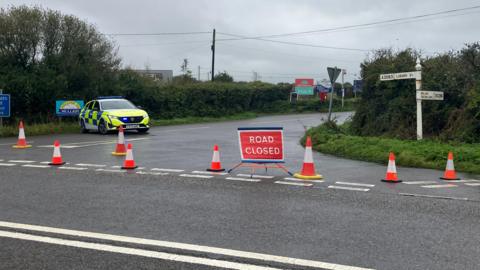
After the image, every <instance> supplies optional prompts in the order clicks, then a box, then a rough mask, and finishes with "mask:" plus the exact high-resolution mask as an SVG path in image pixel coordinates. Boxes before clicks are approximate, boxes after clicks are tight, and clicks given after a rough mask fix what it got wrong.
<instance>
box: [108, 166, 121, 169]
mask: <svg viewBox="0 0 480 270" xmlns="http://www.w3.org/2000/svg"><path fill="white" fill-rule="evenodd" d="M121 167H122V166H118V165H115V166H110V168H114V169H119V168H121Z"/></svg>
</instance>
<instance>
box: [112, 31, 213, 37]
mask: <svg viewBox="0 0 480 270" xmlns="http://www.w3.org/2000/svg"><path fill="white" fill-rule="evenodd" d="M211 33H212V32H163V33H108V34H105V35H107V36H184V35H200V34H211Z"/></svg>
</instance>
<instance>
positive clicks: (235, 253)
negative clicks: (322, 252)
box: [0, 221, 373, 270]
mask: <svg viewBox="0 0 480 270" xmlns="http://www.w3.org/2000/svg"><path fill="white" fill-rule="evenodd" d="M0 227H5V228H12V229H21V230H29V231H36V232H46V233H55V234H62V235H69V236H75V237H86V238H93V239H101V240H107V241H114V242H122V243H131V244H138V245H149V246H156V247H164V248H171V249H179V250H186V251H195V252H201V253H211V254H218V255H224V256H231V257H238V258H245V259H251V260H259V261H267V262H277V263H282V264H290V265H295V266H304V267H317V268H324V269H329V270H373V269H369V268H361V267H355V266H347V265H340V264H334V263H326V262H321V261H313V260H304V259H298V258H290V257H283V256H276V255H269V254H262V253H256V252H248V251H241V250H234V249H226V248H217V247H210V246H201V245H194V244H185V243H178V242H170V241H161V240H152V239H145V238H137V237H128V236H121V235H113V234H104V233H95V232H86V231H78V230H68V229H61V228H54V227H46V226H38V225H29V224H22V223H13V222H6V221H0Z"/></svg>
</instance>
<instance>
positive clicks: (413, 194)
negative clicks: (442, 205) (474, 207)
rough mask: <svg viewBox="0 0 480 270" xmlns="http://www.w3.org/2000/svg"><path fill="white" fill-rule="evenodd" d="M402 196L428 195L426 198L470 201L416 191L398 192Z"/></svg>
mask: <svg viewBox="0 0 480 270" xmlns="http://www.w3.org/2000/svg"><path fill="white" fill-rule="evenodd" d="M398 194H400V195H402V196H411V197H426V198H433V199H447V200H462V201H468V198H462V197H444V196H435V195H425V194H415V193H398Z"/></svg>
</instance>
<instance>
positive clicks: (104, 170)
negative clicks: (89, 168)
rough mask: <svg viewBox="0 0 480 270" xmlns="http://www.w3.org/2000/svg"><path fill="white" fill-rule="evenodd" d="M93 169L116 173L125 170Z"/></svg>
mask: <svg viewBox="0 0 480 270" xmlns="http://www.w3.org/2000/svg"><path fill="white" fill-rule="evenodd" d="M95 171H97V172H116V173H124V172H126V171H122V170H109V169H96V170H95Z"/></svg>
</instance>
